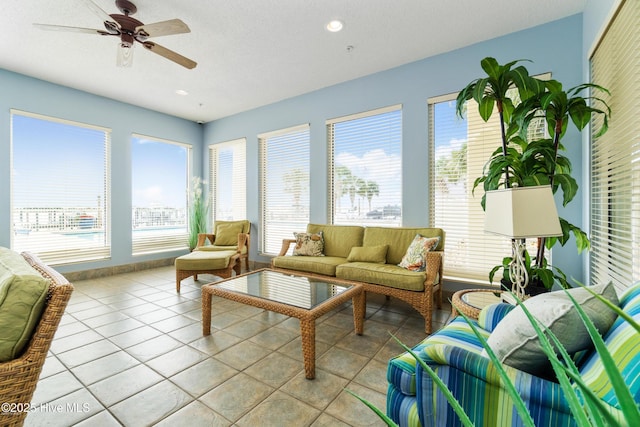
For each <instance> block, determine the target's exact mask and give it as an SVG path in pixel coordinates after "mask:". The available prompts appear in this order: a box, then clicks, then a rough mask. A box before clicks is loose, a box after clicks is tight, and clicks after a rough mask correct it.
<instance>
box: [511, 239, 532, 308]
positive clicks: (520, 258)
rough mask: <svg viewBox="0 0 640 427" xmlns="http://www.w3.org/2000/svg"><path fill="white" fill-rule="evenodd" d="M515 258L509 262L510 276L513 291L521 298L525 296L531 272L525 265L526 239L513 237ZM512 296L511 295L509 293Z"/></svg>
mask: <svg viewBox="0 0 640 427" xmlns="http://www.w3.org/2000/svg"><path fill="white" fill-rule="evenodd" d="M512 243H513V260H512V261H511V264H509V278H510V279H511V292H513V293H514V294H515V295H516V296H517V297H518V298H519V299H521V300H523V299H524V298H525V289H526V287H527V285H528V284H529V273H527V266H526V265H525V256H524V253H525V249H526V240H525V239H513V240H512ZM509 296H511V295H509Z"/></svg>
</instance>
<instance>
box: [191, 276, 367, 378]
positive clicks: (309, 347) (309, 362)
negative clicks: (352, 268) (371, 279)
mask: <svg viewBox="0 0 640 427" xmlns="http://www.w3.org/2000/svg"><path fill="white" fill-rule="evenodd" d="M258 271H259V270H258ZM258 271H253V272H249V273H245V274H243V275H241V276H246V275H248V274H255V273H257V272H258ZM237 277H238V276H236V277H233V278H230V279H225V280H223V281H220V282H215V283H211V284H208V285H204V286H203V287H202V334H203V335H205V336H206V335H211V296H212V295H216V296H218V297H222V298H225V299H228V300H232V301H237V302H240V303H243V304H247V305H250V306H253V307H257V308H262V309H264V310H269V311H273V312H276V313H280V314H284V315H286V316H291V317H295V318H297V319H299V320H300V337H301V339H302V358H303V360H304V372H305V376H306V378H307V379H310V380H312V379H314V378H315V376H316V319H317V318H318V317H320V316H322V315H324V314H326V313H328V312H329V311H331V310H333V309H335V308H337V307H338V306H340V305H342V304H344V303H345V302H347V301H349V300H350V299H351V300H353V323H354V328H355V332H356V334H358V335H362V333H363V329H364V327H363V322H364V315H365V307H366V304H365V294H364V292H363V288H362V285H360V284H359V283H357V282H351V281H347V280H330V281H329V282H331V283H335V284H338V285H351V286H352V288H350V289H347V290H346V291H344V292H342V293H340V294H338V295H336V296H334V297H332V298H330V299H328V300H327V301H325V302H324V303H322V304H319V305H317V306H315V307H313V308H312V309H309V310H307V309H304V308H300V307H294V306H291V305H288V304H284V303H279V302H276V301H272V300H267V299H263V298H258V297H254V296H251V295H246V294H240V293H237V292H232V291H228V290H226V289H222V288H220V287H218V286H216V285H217V284H219V283H221V282H224V281H227V280H235V279H236V278H237Z"/></svg>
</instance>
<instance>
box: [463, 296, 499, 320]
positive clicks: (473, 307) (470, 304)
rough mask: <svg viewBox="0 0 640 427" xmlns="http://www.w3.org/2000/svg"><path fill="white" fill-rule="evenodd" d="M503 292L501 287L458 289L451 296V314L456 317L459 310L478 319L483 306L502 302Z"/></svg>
mask: <svg viewBox="0 0 640 427" xmlns="http://www.w3.org/2000/svg"><path fill="white" fill-rule="evenodd" d="M501 293H502V291H501V290H499V289H496V290H492V289H463V290H461V291H458V292H456V293H454V294H453V297H452V298H451V315H452V316H453V317H455V316H457V315H458V311H461V312H462V313H464V315H465V316H467V317H470V318H472V319H475V320H478V317H479V316H480V311H482V309H483V308H485V307H486V306H488V305H491V304H495V303H497V302H502V298H501V297H500V294H501ZM456 306H457V308H456Z"/></svg>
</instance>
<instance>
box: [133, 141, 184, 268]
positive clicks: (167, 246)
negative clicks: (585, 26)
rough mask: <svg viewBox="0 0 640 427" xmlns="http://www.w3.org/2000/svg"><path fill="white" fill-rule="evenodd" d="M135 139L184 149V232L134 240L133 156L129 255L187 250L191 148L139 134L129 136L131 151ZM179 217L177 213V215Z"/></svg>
mask: <svg viewBox="0 0 640 427" xmlns="http://www.w3.org/2000/svg"><path fill="white" fill-rule="evenodd" d="M135 139H141V140H151V141H153V142H157V143H162V144H171V145H175V146H177V147H180V148H184V149H185V150H186V155H185V157H186V165H185V167H186V176H185V190H184V198H185V210H184V213H183V216H184V218H185V232H184V233H175V234H160V233H157V234H154V235H153V236H145V237H144V238H135V237H134V230H135V228H136V227H135V219H134V218H135V209H136V207H135V206H134V203H133V196H134V194H133V193H134V188H133V185H134V182H133V181H134V179H133V175H134V163H133V162H134V159H133V155H132V158H131V189H132V191H131V196H132V199H131V229H130V232H131V255H132V256H140V255H147V254H154V253H161V252H167V251H173V250H183V249H188V247H189V243H188V239H189V200H188V194H191V193H192V192H193V188H192V185H193V180H192V179H190V177H191V176H192V162H193V160H192V157H193V148H192V146H191V145H190V144H186V143H183V142H178V141H173V140H170V139H166V138H159V137H156V136H149V135H144V134H139V133H132V134H131V139H130V143H131V148H132V150H133V144H134V140H135ZM178 215H179V213H178Z"/></svg>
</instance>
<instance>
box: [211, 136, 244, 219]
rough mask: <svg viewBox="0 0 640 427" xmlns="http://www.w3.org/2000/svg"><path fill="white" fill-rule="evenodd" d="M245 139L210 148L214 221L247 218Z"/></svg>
mask: <svg viewBox="0 0 640 427" xmlns="http://www.w3.org/2000/svg"><path fill="white" fill-rule="evenodd" d="M246 147H247V140H246V139H245V138H242V139H237V140H234V141H229V142H224V143H221V144H216V145H212V146H210V147H209V162H210V164H209V183H210V185H209V189H210V200H211V202H212V203H211V214H212V219H213V221H215V220H223V221H231V220H242V219H246V218H247V160H246V159H247V155H246Z"/></svg>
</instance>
